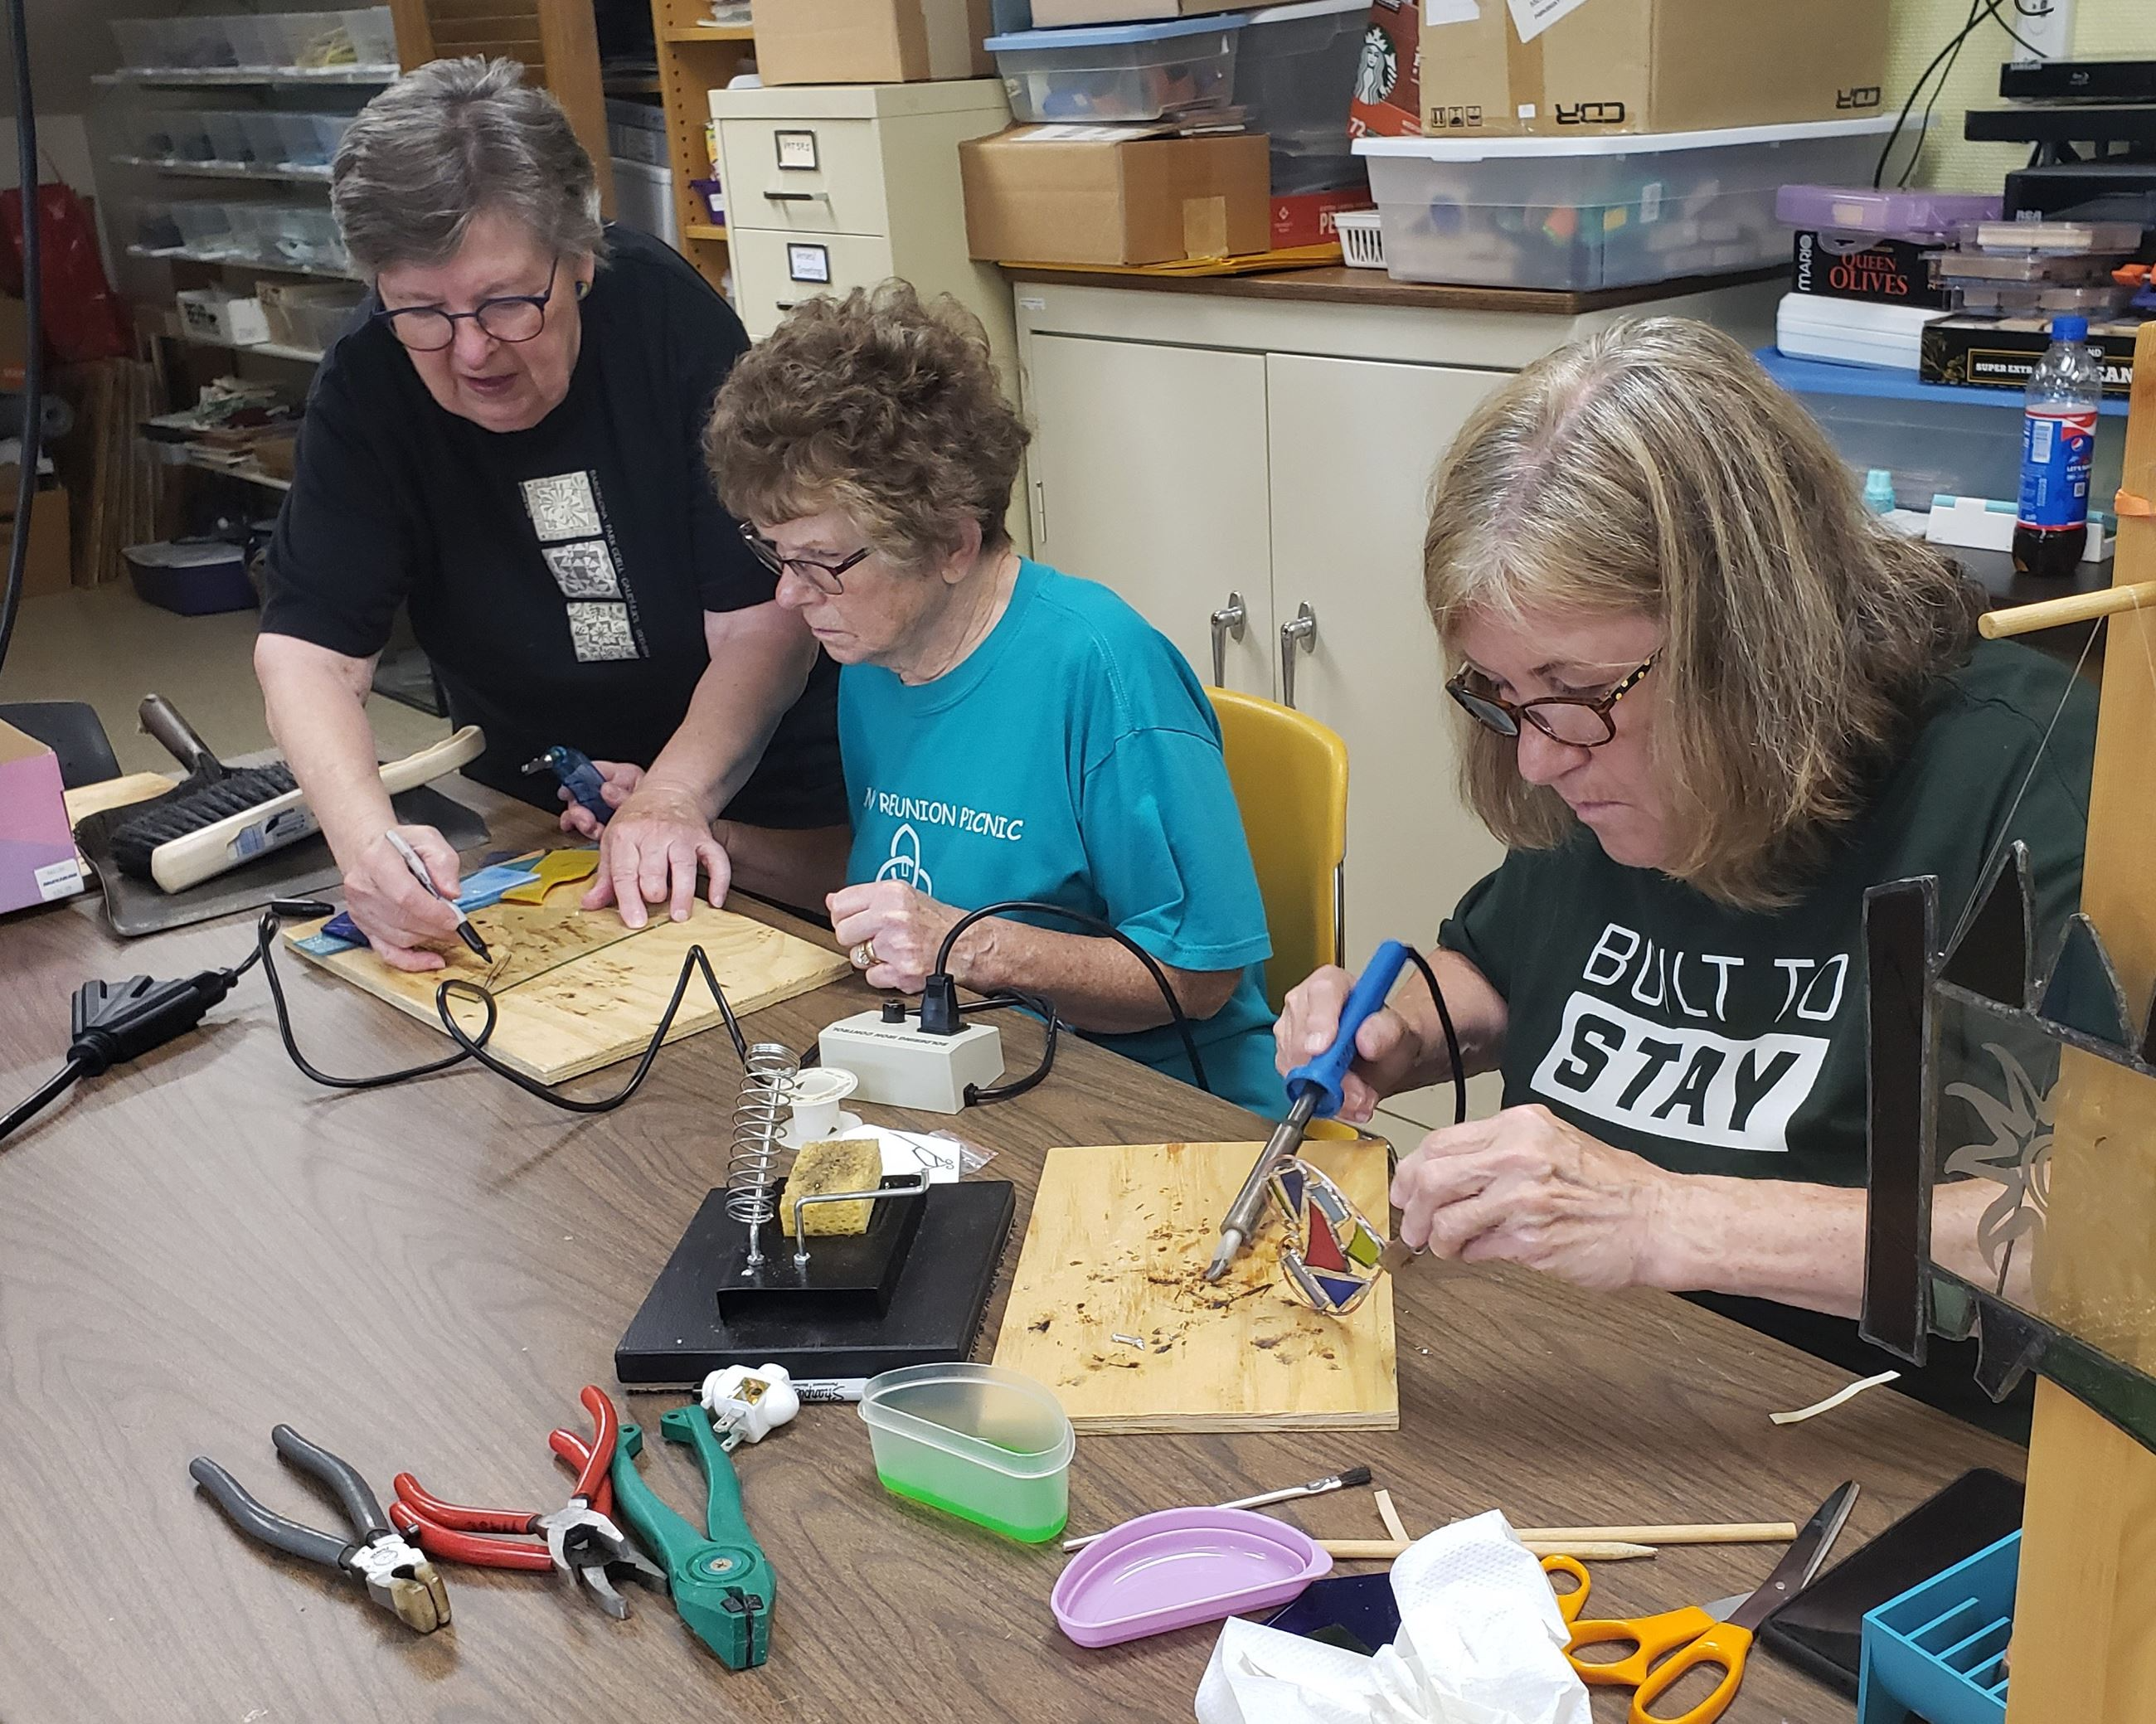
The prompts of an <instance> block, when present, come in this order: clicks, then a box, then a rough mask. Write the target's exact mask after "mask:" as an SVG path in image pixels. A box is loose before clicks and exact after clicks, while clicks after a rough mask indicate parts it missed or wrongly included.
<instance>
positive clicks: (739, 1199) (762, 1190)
mask: <svg viewBox="0 0 2156 1724" xmlns="http://www.w3.org/2000/svg"><path fill="white" fill-rule="evenodd" d="M742 1067H743V1071H742V1086H741V1092H740V1094H739V1095H737V1097H736V1099H735V1101H734V1111H733V1141H732V1145H731V1147H730V1148H729V1150H728V1151H727V1153H726V1213H727V1214H729V1215H731V1217H732V1218H733V1219H735V1220H737V1221H739V1222H742V1223H743V1224H745V1225H746V1226H747V1229H748V1257H747V1262H748V1265H749V1266H750V1267H751V1268H754V1267H755V1266H756V1265H758V1264H761V1263H762V1261H763V1245H762V1230H763V1227H764V1224H766V1223H767V1222H768V1221H770V1220H771V1219H773V1217H774V1216H776V1215H777V1214H778V1199H777V1198H775V1197H774V1196H773V1192H774V1191H775V1189H776V1188H777V1186H778V1150H779V1142H778V1137H779V1133H780V1132H781V1131H783V1130H784V1129H785V1126H786V1121H787V1118H788V1116H789V1115H790V1113H791V1112H792V1111H793V1109H792V1098H793V1080H794V1079H795V1077H796V1076H798V1075H799V1073H800V1070H801V1062H800V1060H798V1058H797V1057H796V1056H795V1054H794V1053H793V1049H790V1048H788V1047H785V1046H783V1045H782V1044H779V1043H778V1042H757V1043H754V1044H752V1045H751V1046H750V1048H749V1050H748V1054H747V1058H746V1059H745V1060H743V1061H742Z"/></svg>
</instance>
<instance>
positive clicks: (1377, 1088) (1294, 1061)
mask: <svg viewBox="0 0 2156 1724" xmlns="http://www.w3.org/2000/svg"><path fill="white" fill-rule="evenodd" d="M1354 986H1355V978H1354V977H1353V976H1351V975H1349V974H1348V973H1347V971H1345V970H1343V969H1341V968H1340V967H1338V966H1337V965H1334V964H1327V966H1326V967H1324V968H1323V969H1322V970H1313V971H1312V972H1311V973H1310V974H1309V975H1308V976H1307V977H1305V978H1304V979H1303V980H1302V981H1301V982H1300V983H1297V984H1296V986H1295V987H1294V988H1291V989H1289V990H1288V995H1287V998H1286V999H1284V1000H1283V1001H1281V1014H1280V1021H1279V1022H1278V1023H1276V1024H1274V1025H1273V1042H1274V1045H1275V1047H1276V1050H1277V1051H1276V1053H1275V1054H1274V1055H1273V1064H1274V1065H1276V1066H1277V1067H1279V1069H1280V1070H1281V1075H1283V1076H1285V1075H1286V1074H1287V1073H1289V1072H1291V1071H1292V1070H1295V1068H1296V1066H1298V1065H1302V1064H1303V1063H1304V1062H1306V1060H1315V1059H1317V1057H1318V1056H1319V1055H1320V1054H1322V1053H1324V1052H1325V1050H1326V1049H1328V1048H1330V1047H1331V1046H1332V1039H1333V1037H1335V1036H1336V1035H1337V1034H1339V1033H1340V1013H1341V1008H1342V1007H1343V1006H1345V1005H1346V1004H1347V995H1348V993H1349V992H1350V991H1351V990H1352V989H1353V988H1354ZM1423 1057H1424V1054H1423V1046H1422V1042H1421V1039H1420V1038H1419V1037H1418V1036H1417V1035H1416V1034H1415V1031H1414V1027H1413V1026H1412V1025H1411V1024H1409V1023H1408V1021H1407V1020H1406V1019H1405V1018H1403V1017H1401V1016H1400V1014H1399V1013H1397V1012H1395V1011H1394V1009H1393V1008H1391V1007H1390V1006H1384V1007H1381V1008H1378V1010H1377V1011H1375V1012H1373V1013H1371V1014H1370V1015H1369V1016H1368V1018H1364V1019H1363V1026H1362V1028H1361V1029H1358V1030H1357V1031H1356V1032H1355V1063H1354V1064H1353V1065H1351V1066H1349V1067H1348V1069H1347V1077H1346V1079H1345V1080H1343V1081H1342V1085H1341V1090H1340V1094H1341V1103H1340V1117H1341V1118H1342V1119H1343V1120H1347V1121H1350V1122H1351V1123H1353V1124H1356V1125H1360V1124H1362V1123H1363V1121H1366V1120H1368V1118H1369V1117H1370V1115H1371V1113H1372V1111H1373V1110H1374V1109H1375V1108H1376V1106H1377V1105H1378V1101H1379V1100H1380V1098H1382V1097H1383V1096H1386V1095H1392V1094H1393V1093H1394V1091H1395V1090H1404V1089H1406V1088H1408V1087H1409V1083H1410V1080H1411V1079H1412V1078H1413V1076H1414V1070H1415V1067H1416V1066H1417V1065H1419V1064H1420V1063H1421V1061H1422V1060H1423Z"/></svg>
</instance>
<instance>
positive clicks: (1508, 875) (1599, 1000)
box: [1439, 642, 2096, 1185]
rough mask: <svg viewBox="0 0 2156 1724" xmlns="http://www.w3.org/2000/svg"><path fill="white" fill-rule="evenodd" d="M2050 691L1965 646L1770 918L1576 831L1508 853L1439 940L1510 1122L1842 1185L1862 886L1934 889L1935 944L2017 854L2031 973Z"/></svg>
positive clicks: (2047, 929) (2056, 674) (2057, 772)
mask: <svg viewBox="0 0 2156 1724" xmlns="http://www.w3.org/2000/svg"><path fill="white" fill-rule="evenodd" d="M2068 675H2069V673H2068V672H2067V670H2066V668H2065V667H2064V666H2063V665H2061V664H2057V663H2056V662H2055V661H2054V660H2052V659H2048V658H2046V657H2044V656H2043V655H2042V654H2038V653H2035V652H2033V651H2030V649H2026V648H2024V647H2019V646H2014V645H2010V644H2005V643H1994V642H1984V643H1979V644H1978V646H1977V647H1976V649H1975V650H1974V654H1972V655H1971V657H1970V658H1969V660H1968V662H1967V663H1966V664H1964V665H1963V667H1962V669H1961V670H1958V672H1956V673H1955V674H1954V675H1953V676H1951V677H1949V678H1948V679H1946V680H1944V681H1943V683H1942V685H1941V686H1940V688H1939V690H1938V692H1937V694H1936V695H1934V697H1933V699H1932V700H1931V701H1930V702H1929V703H1928V706H1927V707H1926V709H1925V711H1924V712H1923V714H1922V717H1921V720H1920V721H1919V724H1918V726H1917V731H1916V732H1915V734H1914V735H1913V736H1912V738H1911V740H1910V741H1909V744H1908V746H1907V747H1906V748H1905V749H1903V750H1901V751H1899V752H1897V757H1896V759H1895V761H1894V762H1892V764H1891V765H1890V766H1889V767H1887V768H1886V770H1885V772H1884V773H1883V776H1882V779H1881V784H1880V788H1879V790H1878V793H1877V794H1876V796H1875V797H1874V798H1873V799H1872V802H1871V806H1870V807H1869V808H1868V809H1866V812H1865V813H1863V814H1861V815H1860V816H1859V817H1858V818H1857V819H1856V820H1855V821H1854V822H1852V823H1851V825H1850V826H1849V827H1848V828H1847V829H1845V831H1844V833H1843V834H1842V835H1841V838H1840V841H1839V842H1838V843H1837V844H1836V845H1835V848H1834V849H1833V850H1832V851H1831V852H1830V854H1829V855H1828V857H1827V858H1826V859H1825V862H1824V864H1823V865H1821V866H1820V869H1819V870H1817V872H1816V873H1815V875H1814V877H1813V879H1812V880H1811V882H1810V884H1809V887H1808V889H1807V890H1806V891H1805V893H1804V896H1803V898H1802V899H1801V900H1799V901H1798V902H1797V903H1795V904H1793V905H1791V906H1789V907H1788V908H1786V909H1783V910H1779V911H1740V910H1732V909H1730V908H1728V907H1727V906H1723V905H1720V904H1717V903H1715V902H1713V901H1712V900H1709V899H1707V897H1705V896H1703V895H1701V894H1700V893H1699V892H1697V891H1696V890H1693V889H1692V888H1691V887H1690V886H1687V885H1684V884H1683V883H1682V882H1681V881H1678V880H1672V879H1671V878H1670V877H1669V876H1667V875H1662V874H1658V873H1656V872H1655V871H1654V870H1651V869H1645V868H1630V867H1626V866H1624V865H1621V864H1619V863H1616V862H1613V861H1611V860H1610V859H1609V858H1608V857H1607V856H1605V855H1604V854H1603V852H1602V848H1601V846H1600V844H1598V843H1597V842H1596V840H1595V839H1594V836H1593V834H1590V833H1588V832H1585V831H1584V830H1583V831H1581V832H1578V833H1577V834H1575V835H1574V836H1573V839H1571V840H1570V841H1569V842H1568V843H1566V844H1563V845H1561V846H1560V847H1558V848H1557V849H1551V850H1540V851H1515V852H1513V853H1512V854H1511V855H1509V856H1508V857H1507V858H1506V859H1505V861H1504V863H1503V864H1502V865H1501V866H1500V867H1499V868H1498V869H1497V870H1496V872H1495V873H1493V874H1491V875H1489V876H1488V877H1487V878H1486V879H1484V880H1481V882H1479V883H1478V884H1477V885H1476V886H1475V887H1473V888H1472V889H1471V890H1470V891H1469V892H1468V894H1467V895H1466V897H1465V898H1463V899H1462V900H1460V906H1459V908H1458V910H1457V911H1455V913H1454V915H1453V916H1452V918H1451V919H1450V921H1447V922H1446V923H1445V926H1444V928H1443V930H1442V931H1441V932H1440V936H1439V938H1440V942H1441V943H1442V944H1443V945H1445V946H1446V947H1450V948H1451V949H1452V950H1454V951H1455V952H1460V953H1461V954H1462V955H1463V956H1465V957H1467V958H1469V959H1471V960H1472V961H1473V962H1474V963H1475V964H1476V967H1478V968H1479V969H1480V970H1481V972H1482V973H1483V974H1484V975H1485V976H1486V977H1488V978H1489V980H1490V982H1491V984H1492V985H1493V986H1494V987H1495V988H1496V989H1497V991H1498V993H1501V994H1502V995H1503V996H1504V998H1505V1003H1506V1007H1507V1014H1508V1021H1507V1030H1506V1035H1505V1047H1504V1056H1503V1060H1502V1065H1501V1070H1502V1071H1503V1073H1504V1079H1505V1104H1506V1106H1508V1107H1509V1106H1518V1105H1520V1104H1522V1103H1527V1102H1541V1103H1543V1104H1544V1105H1545V1106H1548V1108H1549V1109H1550V1110H1551V1111H1553V1112H1554V1113H1557V1114H1558V1115H1559V1116H1562V1117H1563V1118H1565V1119H1567V1120H1569V1121H1571V1122H1572V1123H1573V1124H1574V1125H1576V1126H1579V1127H1580V1128H1581V1129H1582V1130H1584V1131H1589V1132H1591V1133H1592V1134H1593V1135H1594V1137H1598V1138H1599V1139H1600V1140H1601V1141H1603V1142H1605V1143H1609V1144H1612V1145H1614V1146H1616V1147H1619V1148H1622V1149H1627V1150H1631V1151H1633V1152H1636V1153H1637V1154H1640V1155H1642V1156H1645V1157H1647V1158H1648V1159H1649V1160H1650V1161H1653V1162H1656V1163H1657V1164H1659V1165H1661V1166H1662V1167H1667V1168H1670V1169H1671V1170H1672V1171H1674V1172H1682V1173H1728V1174H1739V1175H1745V1176H1751V1177H1763V1178H1783V1179H1797V1180H1804V1181H1808V1182H1812V1183H1820V1184H1828V1185H1861V1184H1862V1183H1864V1179H1865V1167H1866V1090H1865V1052H1866V1045H1865V1044H1866V1012H1865V964H1864V938H1863V917H1864V893H1865V889H1866V887H1868V886H1871V885H1881V884H1883V883H1885V882H1887V881H1891V880H1905V879H1908V878H1911V877H1912V876H1916V875H1937V876H1938V881H1939V918H1940V929H1939V937H1940V938H1941V939H1942V940H1943V939H1945V938H1946V937H1947V936H1948V933H1950V932H1951V931H1952V930H1953V927H1954V926H1955V925H1956V923H1957V922H1958V921H1959V920H1960V918H1961V916H1962V914H1963V910H1964V909H1965V907H1966V906H1967V905H1968V903H1969V898H1970V896H1971V895H1972V894H1973V893H1974V891H1975V890H1976V889H1977V885H1978V883H1979V875H1980V873H1981V871H1982V870H1984V868H1985V866H1986V865H1987V864H1988V863H1989V861H1990V859H1992V858H1993V857H1994V855H1996V854H1999V852H2000V850H2001V849H2003V847H2004V841H2005V839H2010V838H2018V839H2021V840H2022V841H2023V842H2025V844H2027V845H2028V847H2029V851H2030V861H2031V863H2032V865H2033V871H2034V875H2035V897H2036V916H2037V934H2036V952H2037V964H2038V966H2039V969H2040V970H2041V968H2042V967H2044V966H2046V965H2047V964H2048V963H2049V962H2050V961H2051V956H2052V954H2053V952H2055V951H2056V944H2057V942H2058V940H2059V939H2060V937H2061V934H2060V931H2061V926H2063V924H2064V922H2065V920H2066V916H2068V915H2070V914H2071V912H2072V911H2073V910H2074V908H2075V907H2076V905H2077V903H2078V902H2079V900H2080V896H2081V879H2082V844H2083V839H2084V836H2085V834H2086V830H2087V821H2088V785H2089V772H2090V767H2091V763H2092V759H2093V757H2094V752H2095V747H2096V700H2095V696H2094V694H2093V692H2092V690H2090V689H2089V688H2088V687H2087V685H2081V686H2079V687H2077V688H2076V689H2075V690H2073V691H2072V692H2071V695H2069V696H2068V698H2067V700H2066V706H2065V708H2064V711H2063V712H2061V713H2060V717H2059V721H2058V726H2057V728H2056V731H2054V733H2053V734H2052V736H2051V741H2050V742H2049V744H2048V746H2046V747H2043V749H2042V754H2041V758H2040V759H2039V758H2038V754H2039V745H2040V742H2041V740H2042V738H2043V736H2044V731H2045V727H2046V725H2048V724H2049V723H2050V722H2051V717H2052V715H2053V713H2054V712H2057V711H2060V698H2061V695H2062V694H2064V693H2066V682H2067V679H2068ZM2032 762H2035V774H2034V776H2033V777H2030V765H2031V763H2032ZM2025 779H2026V780H2027V781H2028V788H2027V789H2026V791H2025V792H2020V787H2021V785H2022V783H2023V781H2024V780H2025ZM2017 792H2020V804H2019V806H2018V807H2015V796H2016V793H2017ZM2010 809H2011V810H2012V813H2011V817H2010V815H2009V810H2010Z"/></svg>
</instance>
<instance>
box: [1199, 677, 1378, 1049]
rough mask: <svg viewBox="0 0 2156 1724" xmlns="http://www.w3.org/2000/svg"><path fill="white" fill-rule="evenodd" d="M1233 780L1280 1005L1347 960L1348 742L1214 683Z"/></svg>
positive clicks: (1270, 980)
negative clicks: (1325, 968)
mask: <svg viewBox="0 0 2156 1724" xmlns="http://www.w3.org/2000/svg"><path fill="white" fill-rule="evenodd" d="M1205 692H1206V693H1207V694H1208V695H1210V696H1211V697H1212V700H1213V710H1214V711H1215V712H1216V713H1218V714H1219V718H1220V741H1221V746H1222V748H1223V750H1224V752H1225V753H1226V755H1227V758H1228V777H1229V782H1231V783H1233V784H1234V785H1235V803H1236V806H1237V807H1238V808H1240V810H1241V812H1242V816H1243V835H1244V837H1245V839H1247V840H1248V841H1249V843H1250V860H1251V861H1252V862H1253V863H1254V864H1255V865H1256V868H1257V872H1258V890H1259V892H1260V894H1261V895H1263V897H1264V899H1265V923H1266V926H1267V927H1268V928H1269V929H1270V931H1271V934H1272V942H1273V955H1272V957H1271V959H1270V962H1267V964H1266V965H1265V998H1266V999H1267V1000H1268V1001H1269V1002H1270V1004H1271V1006H1272V1008H1273V1009H1274V1010H1275V1011H1276V1012H1277V1011H1278V1010H1279V1009H1280V1006H1281V1000H1282V998H1285V997H1286V993H1287V991H1288V989H1290V988H1292V987H1294V986H1295V985H1296V983H1298V982H1300V981H1301V980H1302V978H1303V977H1306V976H1307V975H1308V974H1309V973H1310V972H1312V970H1315V969H1317V968H1318V967H1320V966H1321V965H1324V964H1337V963H1339V962H1342V950H1343V942H1344V931H1343V930H1342V926H1341V921H1342V913H1343V904H1342V892H1343V890H1345V885H1344V882H1345V874H1344V870H1345V868H1346V865H1347V744H1346V743H1345V742H1343V741H1341V740H1340V738H1339V736H1338V735H1337V734H1336V733H1335V732H1334V731H1331V730H1329V729H1327V727H1326V726H1323V725H1322V724H1320V723H1318V721H1317V720H1316V719H1314V718H1312V717H1311V716H1309V715H1307V714H1306V713H1301V712H1297V711H1296V710H1295V709H1294V708H1293V707H1291V706H1281V705H1280V704H1279V703H1278V702H1277V701H1274V700H1261V699H1260V698H1259V697H1258V696H1256V695H1244V694H1238V693H1237V692H1236V691H1235V690H1233V689H1208V690H1206V691H1205Z"/></svg>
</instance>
